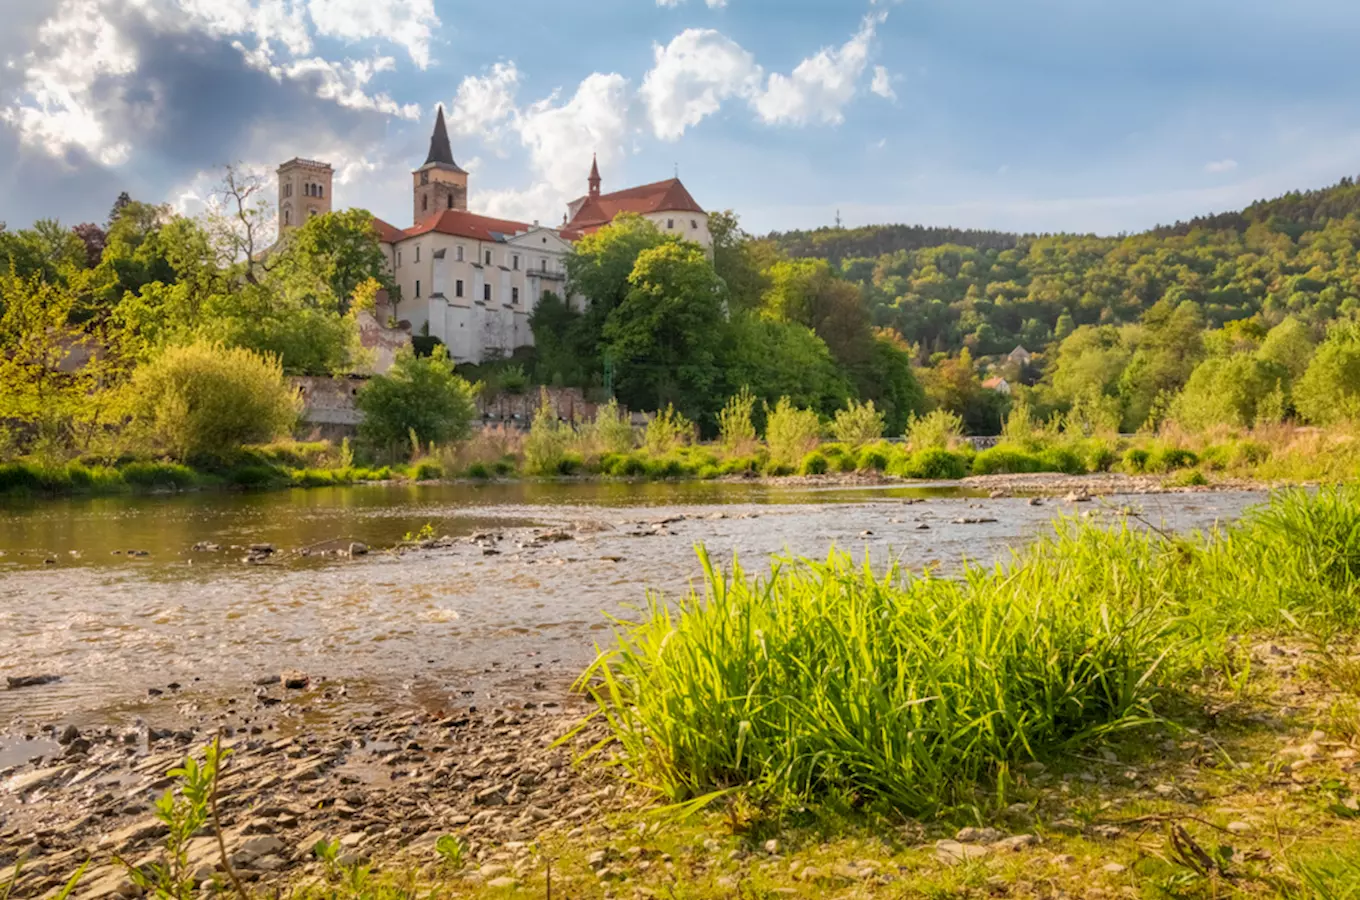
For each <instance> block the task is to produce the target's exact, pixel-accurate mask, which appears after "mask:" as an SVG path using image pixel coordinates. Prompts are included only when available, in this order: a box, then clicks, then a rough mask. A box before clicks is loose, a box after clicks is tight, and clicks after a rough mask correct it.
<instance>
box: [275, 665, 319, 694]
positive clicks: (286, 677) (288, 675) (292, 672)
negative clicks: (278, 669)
mask: <svg viewBox="0 0 1360 900" xmlns="http://www.w3.org/2000/svg"><path fill="white" fill-rule="evenodd" d="M279 681H282V682H283V686H284V687H286V688H288V689H290V690H294V691H300V690H302V689H303V688H305V687H307V685H309V684H311V683H312V679H311V678H309V677H308V676H307V673H306V672H300V671H298V670H297V669H284V670H283V672H282V673H280V675H279Z"/></svg>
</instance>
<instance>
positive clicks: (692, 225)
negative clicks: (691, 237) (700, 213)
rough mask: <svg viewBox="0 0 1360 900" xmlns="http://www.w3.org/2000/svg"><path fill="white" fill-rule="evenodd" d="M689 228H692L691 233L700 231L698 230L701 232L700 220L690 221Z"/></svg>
mask: <svg viewBox="0 0 1360 900" xmlns="http://www.w3.org/2000/svg"><path fill="white" fill-rule="evenodd" d="M689 227H690V230H691V231H698V230H699V220H698V219H690V220H689Z"/></svg>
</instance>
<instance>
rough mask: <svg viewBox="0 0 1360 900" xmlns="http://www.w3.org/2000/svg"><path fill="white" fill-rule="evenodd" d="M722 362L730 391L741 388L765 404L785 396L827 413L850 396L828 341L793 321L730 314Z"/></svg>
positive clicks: (726, 383) (747, 313) (727, 389)
mask: <svg viewBox="0 0 1360 900" xmlns="http://www.w3.org/2000/svg"><path fill="white" fill-rule="evenodd" d="M721 362H722V367H723V372H724V375H725V378H724V381H725V386H726V392H727V393H729V394H730V393H735V392H737V391H738V390H740V389H741V388H743V387H745V388H748V389H750V390H751V391H752V392H753V393H754V395H755V396H756V397H757V398H758V399H761V400H764V401H765V402H766V403H774V402H776V401H777V400H778V399H779V398H780V397H788V398H790V400H791V401H792V402H793V403H794V404H795V405H797V406H800V407H806V408H811V409H816V410H818V411H820V412H822V413H825V414H827V415H830V414H831V413H832V412H833V411H834V410H836V409H839V408H840V407H841V406H843V405H845V401H846V400H847V399H848V398H849V397H850V392H851V388H850V384H849V382H848V381H847V380H846V377H845V375H844V373H843V372H842V371H841V370H840V369H839V368H838V367H837V366H836V361H835V360H834V359H832V357H831V351H830V350H829V349H827V346H826V342H824V341H823V340H822V339H821V338H819V337H817V335H816V334H814V333H813V331H812V329H811V328H808V327H807V326H806V325H800V324H799V323H797V322H787V321H779V320H775V319H769V318H766V317H764V316H760V315H757V314H754V313H749V312H735V313H733V314H732V318H731V321H730V322H729V323H728V328H727V329H726V332H725V334H724V340H723V347H722V352H721Z"/></svg>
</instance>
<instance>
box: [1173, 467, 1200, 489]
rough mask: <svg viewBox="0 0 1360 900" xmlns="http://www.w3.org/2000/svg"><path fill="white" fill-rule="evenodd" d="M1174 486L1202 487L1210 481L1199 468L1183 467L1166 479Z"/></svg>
mask: <svg viewBox="0 0 1360 900" xmlns="http://www.w3.org/2000/svg"><path fill="white" fill-rule="evenodd" d="M1166 483H1167V484H1169V485H1171V486H1172V487H1201V486H1203V485H1206V484H1208V483H1209V480H1208V479H1207V478H1205V477H1204V474H1203V473H1202V472H1200V470H1199V469H1182V470H1181V471H1179V472H1177V473H1176V474H1175V475H1173V476H1171V477H1170V478H1168V479H1167V480H1166Z"/></svg>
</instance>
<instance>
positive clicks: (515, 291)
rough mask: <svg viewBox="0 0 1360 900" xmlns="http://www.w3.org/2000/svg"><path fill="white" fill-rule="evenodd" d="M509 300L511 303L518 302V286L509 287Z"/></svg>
mask: <svg viewBox="0 0 1360 900" xmlns="http://www.w3.org/2000/svg"><path fill="white" fill-rule="evenodd" d="M510 302H511V303H518V302H519V288H511V289H510Z"/></svg>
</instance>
